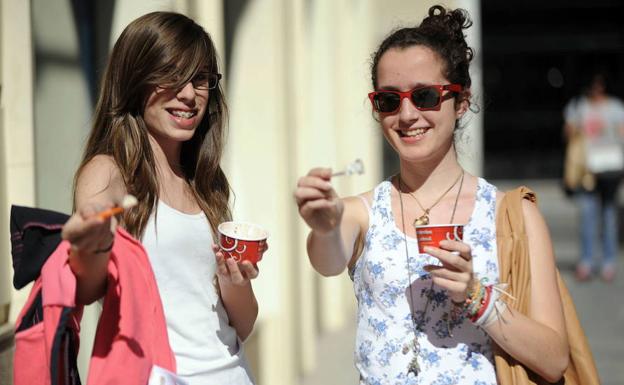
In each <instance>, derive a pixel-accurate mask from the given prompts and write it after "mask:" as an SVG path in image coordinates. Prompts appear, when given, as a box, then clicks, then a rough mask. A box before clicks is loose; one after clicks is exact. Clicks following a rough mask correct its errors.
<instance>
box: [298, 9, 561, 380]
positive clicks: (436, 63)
mask: <svg viewBox="0 0 624 385" xmlns="http://www.w3.org/2000/svg"><path fill="white" fill-rule="evenodd" d="M470 25H471V22H470V20H469V19H468V15H467V14H466V12H465V11H463V10H459V9H458V10H446V9H444V8H443V7H440V6H434V7H432V8H431V9H430V10H429V14H428V16H427V17H426V18H425V19H424V20H423V22H422V23H421V24H420V25H419V26H417V27H413V28H403V29H399V30H397V31H395V32H393V33H392V34H390V35H389V36H388V37H387V38H386V39H385V40H384V41H383V42H382V43H381V45H380V46H379V48H378V50H377V52H376V53H375V55H374V59H373V64H372V85H373V88H374V91H373V92H371V93H370V95H369V97H370V100H371V102H372V107H373V110H374V112H375V114H376V116H377V118H378V120H379V122H380V124H381V128H382V131H383V134H384V136H385V138H386V140H387V141H388V142H389V143H390V145H391V146H392V147H393V148H394V150H395V152H396V154H397V156H398V157H399V159H400V169H399V170H398V173H397V174H396V175H394V176H393V177H392V178H390V179H388V180H386V181H383V182H381V183H380V184H379V185H378V186H377V187H375V188H374V189H373V190H372V191H369V192H366V193H364V194H362V195H360V196H356V197H348V198H344V199H341V198H339V197H338V196H337V195H336V192H335V191H334V189H333V188H332V185H331V170H330V169H326V168H316V169H313V170H311V171H310V172H309V173H308V174H307V175H306V176H304V177H302V178H300V179H299V182H298V185H297V189H296V191H295V198H296V200H297V204H298V206H299V212H300V215H301V216H302V218H303V219H304V220H305V221H306V223H307V224H308V225H309V226H310V227H311V232H310V235H309V238H308V255H309V258H310V262H311V263H312V265H313V267H314V268H315V269H316V270H317V271H318V272H319V273H321V274H322V275H325V276H332V275H337V274H340V273H342V272H343V271H344V270H345V269H348V270H349V274H350V276H351V278H352V280H353V283H354V289H355V294H356V297H357V300H358V314H357V329H358V330H357V336H356V347H355V350H356V351H355V364H356V367H357V369H358V371H359V373H360V383H361V384H369V385H372V384H470V385H476V384H479V385H483V384H488V385H489V384H492V385H493V384H496V383H497V379H496V369H495V365H494V362H493V352H492V342H493V341H494V342H495V343H496V344H497V345H498V346H500V347H501V348H502V349H503V350H505V351H506V352H507V353H509V354H510V355H511V356H512V357H514V358H515V359H516V360H518V361H520V362H522V363H523V364H524V365H526V366H527V367H529V368H530V369H532V370H533V371H535V372H536V373H538V374H539V375H540V376H542V377H543V378H545V379H546V380H548V381H550V382H556V381H557V380H559V378H560V377H561V376H562V374H563V372H564V370H565V368H566V367H567V365H568V344H567V339H566V338H567V337H566V329H565V324H564V319H563V312H562V305H561V298H560V295H559V291H558V287H557V281H556V269H555V262H554V257H553V251H552V245H551V241H550V238H549V235H548V234H549V233H548V229H547V227H546V224H545V222H544V219H543V218H542V216H541V214H540V213H539V211H538V209H537V207H536V206H535V205H534V204H533V203H529V202H525V203H524V207H523V210H524V216H525V221H526V228H527V233H528V237H529V245H530V254H531V276H532V280H531V290H530V291H531V292H533V293H539V295H536V296H533V297H532V298H533V300H532V302H531V304H530V317H526V316H524V315H522V314H519V313H516V312H512V310H510V309H508V308H506V307H505V306H503V305H501V304H502V303H503V302H502V299H501V298H502V296H503V295H504V294H502V292H501V290H499V289H500V287H498V286H497V285H496V283H497V282H498V261H497V252H496V250H497V247H496V224H495V218H496V215H495V214H496V209H497V204H498V203H499V202H500V200H501V198H502V196H503V193H501V192H499V191H497V189H496V188H495V187H494V186H493V185H491V184H489V183H488V182H487V181H485V180H484V179H481V178H478V177H476V176H473V175H470V174H469V173H467V172H466V171H464V170H463V168H462V166H461V165H460V164H459V163H458V160H457V154H456V150H455V144H454V138H455V134H456V132H457V131H458V130H459V129H460V128H459V120H460V118H461V117H462V116H463V115H464V114H465V113H466V111H467V110H468V108H469V105H470V97H471V93H470V85H471V80H470V75H469V72H468V69H469V63H470V60H471V59H472V56H473V52H472V50H471V49H470V48H469V47H468V45H467V44H466V41H465V38H464V33H463V30H464V29H465V28H468V27H469V26H470ZM425 223H429V224H448V223H458V224H463V225H465V226H464V236H463V241H453V240H445V241H442V242H441V243H440V247H439V248H428V249H425V251H426V253H422V254H419V252H418V247H417V241H416V234H415V227H414V226H415V225H417V224H425ZM495 288H496V289H495ZM501 320H504V321H501Z"/></svg>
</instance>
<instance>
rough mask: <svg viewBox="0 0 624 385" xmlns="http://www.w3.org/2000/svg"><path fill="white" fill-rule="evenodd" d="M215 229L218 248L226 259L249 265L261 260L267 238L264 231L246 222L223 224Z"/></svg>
mask: <svg viewBox="0 0 624 385" xmlns="http://www.w3.org/2000/svg"><path fill="white" fill-rule="evenodd" d="M217 229H218V230H219V247H220V248H221V251H222V252H223V254H224V255H225V257H226V258H234V260H235V261H237V262H242V261H249V262H251V263H258V261H260V260H261V259H262V253H263V251H264V250H265V249H266V239H267V237H268V233H267V231H266V230H265V229H263V228H262V227H260V226H258V225H256V224H254V223H248V222H223V223H221V224H220V225H219V227H218V228H217Z"/></svg>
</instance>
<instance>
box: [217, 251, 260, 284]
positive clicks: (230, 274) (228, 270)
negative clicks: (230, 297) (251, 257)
mask: <svg viewBox="0 0 624 385" xmlns="http://www.w3.org/2000/svg"><path fill="white" fill-rule="evenodd" d="M268 248H269V246H268V244H267V243H264V246H263V250H262V253H264V252H265V251H266V250H267V249H268ZM212 250H213V251H214V253H215V257H216V260H217V277H218V279H219V281H220V282H222V283H223V282H225V283H230V284H233V285H237V286H244V285H246V284H247V283H249V281H250V280H252V279H254V278H256V277H258V274H259V270H258V265H257V264H255V263H251V262H250V261H248V260H242V261H237V260H236V259H234V258H227V257H226V256H225V254H224V252H223V250H221V247H220V246H219V245H212Z"/></svg>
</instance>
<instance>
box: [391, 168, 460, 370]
mask: <svg viewBox="0 0 624 385" xmlns="http://www.w3.org/2000/svg"><path fill="white" fill-rule="evenodd" d="M460 179H461V182H460V183H459V190H457V195H456V196H455V203H454V204H453V211H452V212H451V219H450V222H449V223H453V219H455V211H456V209H457V203H458V202H459V196H460V195H461V191H462V186H463V185H464V170H463V169H462V172H461V174H460V176H459V177H458V178H457V179H456V180H455V182H454V183H453V185H452V186H451V187H450V188H449V189H448V190H446V191H445V192H444V194H442V196H440V198H438V200H437V201H436V202H435V203H434V204H433V205H431V207H429V210H431V208H432V207H433V206H435V205H436V204H437V203H438V202H439V201H440V200H441V199H442V197H444V196H445V195H446V194H447V193H448V192H449V191H450V190H451V189H452V188H453V187H454V186H455V185H456V184H457V182H458V181H459V180H460ZM398 182H399V203H400V206H401V225H402V229H403V244H404V245H405V260H406V264H407V279H408V291H409V296H410V304H411V307H410V318H411V320H412V328H413V332H414V340H413V341H412V343H411V346H409V345H405V346H404V347H403V354H407V353H408V352H409V350H410V348H411V350H412V351H413V352H414V356H413V357H412V359H411V360H410V363H409V365H408V367H407V372H408V373H413V374H414V376H418V373H419V372H420V365H419V364H418V354H419V351H420V347H419V344H418V332H422V327H423V322H424V320H425V315H426V314H427V310H428V309H429V303H430V302H431V294H432V291H433V281H431V286H430V287H429V290H428V291H427V294H426V295H427V302H425V308H424V309H423V314H422V317H421V320H419V321H418V322H416V319H415V317H414V313H413V312H414V294H413V291H412V288H411V287H410V286H411V284H412V272H411V270H410V261H409V248H408V246H407V233H406V232H405V214H404V209H403V195H402V194H403V193H402V192H401V190H402V187H403V183H402V178H401V174H400V173H399V175H398ZM410 195H411V193H410ZM414 199H416V197H415V196H414ZM416 202H417V203H418V205H419V206H420V202H418V199H416ZM421 208H422V206H421ZM427 213H428V211H425V214H427ZM428 220H429V217H427V223H429V222H428ZM414 226H416V220H415V221H414Z"/></svg>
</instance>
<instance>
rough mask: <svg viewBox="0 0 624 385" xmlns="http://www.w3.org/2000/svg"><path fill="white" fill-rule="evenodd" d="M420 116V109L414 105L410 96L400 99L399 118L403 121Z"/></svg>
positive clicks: (412, 119) (409, 120)
mask: <svg viewBox="0 0 624 385" xmlns="http://www.w3.org/2000/svg"><path fill="white" fill-rule="evenodd" d="M419 118H420V110H419V109H418V108H416V107H415V106H414V103H412V101H411V100H410V98H403V99H401V105H400V106H399V119H400V120H401V121H403V122H414V121H415V120H418V119H419Z"/></svg>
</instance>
